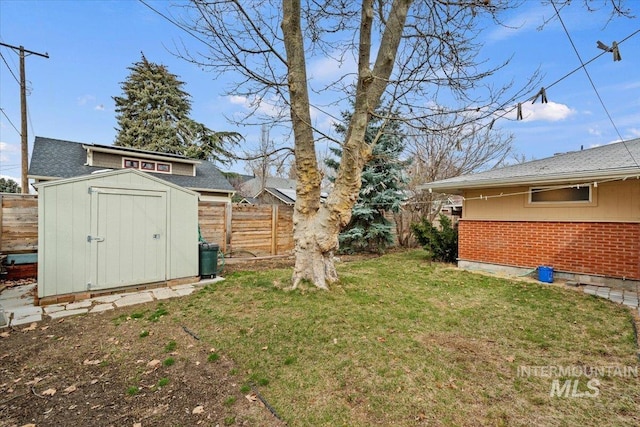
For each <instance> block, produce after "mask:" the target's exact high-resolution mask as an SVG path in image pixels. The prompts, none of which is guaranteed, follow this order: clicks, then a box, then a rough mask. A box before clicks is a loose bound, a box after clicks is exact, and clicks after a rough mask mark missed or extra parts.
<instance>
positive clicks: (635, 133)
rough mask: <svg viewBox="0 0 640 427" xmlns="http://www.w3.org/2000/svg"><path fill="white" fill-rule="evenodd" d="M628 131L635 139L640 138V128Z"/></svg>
mask: <svg viewBox="0 0 640 427" xmlns="http://www.w3.org/2000/svg"><path fill="white" fill-rule="evenodd" d="M628 131H629V133H630V134H631V135H632V136H633V137H635V138H637V137H640V129H639V128H631V129H628Z"/></svg>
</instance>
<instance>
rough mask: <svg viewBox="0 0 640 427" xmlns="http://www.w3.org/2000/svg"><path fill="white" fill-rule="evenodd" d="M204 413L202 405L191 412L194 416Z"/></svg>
mask: <svg viewBox="0 0 640 427" xmlns="http://www.w3.org/2000/svg"><path fill="white" fill-rule="evenodd" d="M203 412H204V406H202V405H199V406H196V407H195V408H193V411H191V413H192V414H194V415H198V414H202V413H203Z"/></svg>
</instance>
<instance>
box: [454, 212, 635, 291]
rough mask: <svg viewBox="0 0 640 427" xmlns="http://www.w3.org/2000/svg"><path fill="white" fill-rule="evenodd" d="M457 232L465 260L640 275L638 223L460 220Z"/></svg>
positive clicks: (631, 275)
mask: <svg viewBox="0 0 640 427" xmlns="http://www.w3.org/2000/svg"><path fill="white" fill-rule="evenodd" d="M459 233H460V235H459V236H460V237H459V251H458V252H459V257H460V259H463V260H466V261H475V262H486V263H492V264H502V265H509V266H516V267H537V266H539V265H549V266H552V267H553V268H554V269H556V270H558V271H563V272H571V273H582V274H594V275H603V276H607V277H617V278H622V277H625V278H627V279H635V280H639V279H640V224H634V223H615V222H575V223H571V222H545V221H540V222H537V221H475V220H462V221H460V223H459Z"/></svg>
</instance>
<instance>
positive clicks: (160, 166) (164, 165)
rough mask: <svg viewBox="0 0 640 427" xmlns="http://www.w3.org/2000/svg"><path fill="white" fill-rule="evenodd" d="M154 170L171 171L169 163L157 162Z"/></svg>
mask: <svg viewBox="0 0 640 427" xmlns="http://www.w3.org/2000/svg"><path fill="white" fill-rule="evenodd" d="M156 170H157V171H158V172H165V173H171V165H170V164H169V163H158V164H157V165H156Z"/></svg>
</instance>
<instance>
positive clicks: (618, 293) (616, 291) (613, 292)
mask: <svg viewBox="0 0 640 427" xmlns="http://www.w3.org/2000/svg"><path fill="white" fill-rule="evenodd" d="M609 296H610V297H612V296H616V297H620V298H622V291H621V290H620V289H611V292H609Z"/></svg>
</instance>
